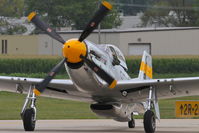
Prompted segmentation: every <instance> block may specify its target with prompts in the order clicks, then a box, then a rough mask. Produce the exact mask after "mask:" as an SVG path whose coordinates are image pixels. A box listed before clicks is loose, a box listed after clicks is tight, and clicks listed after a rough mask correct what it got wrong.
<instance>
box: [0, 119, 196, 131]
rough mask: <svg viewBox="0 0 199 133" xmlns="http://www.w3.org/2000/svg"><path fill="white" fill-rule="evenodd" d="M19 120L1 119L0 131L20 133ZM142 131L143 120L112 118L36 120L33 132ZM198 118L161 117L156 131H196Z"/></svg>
mask: <svg viewBox="0 0 199 133" xmlns="http://www.w3.org/2000/svg"><path fill="white" fill-rule="evenodd" d="M22 132H24V130H23V125H22V121H20V120H1V121H0V133H22ZM94 132H96V133H102V132H103V133H144V129H143V120H136V128H134V129H129V128H127V123H120V122H115V121H113V120H104V119H103V120H101V119H100V120H38V121H37V125H36V130H35V133H94ZM198 132H199V120H197V119H192V120H187V119H186V120H183V119H177V120H173V119H172V120H169V119H163V120H161V121H160V122H158V123H157V131H156V133H198Z"/></svg>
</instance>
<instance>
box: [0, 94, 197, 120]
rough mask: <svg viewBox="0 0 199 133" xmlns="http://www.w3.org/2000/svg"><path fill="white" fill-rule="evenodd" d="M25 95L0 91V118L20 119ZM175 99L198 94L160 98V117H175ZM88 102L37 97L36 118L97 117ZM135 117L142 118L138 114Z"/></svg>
mask: <svg viewBox="0 0 199 133" xmlns="http://www.w3.org/2000/svg"><path fill="white" fill-rule="evenodd" d="M24 99H25V95H23V94H16V93H10V92H0V119H1V120H15V119H20V112H21V108H22V106H23V102H24ZM176 100H199V97H198V96H193V97H182V98H174V99H166V100H160V101H159V105H160V112H161V118H162V119H171V118H175V101H176ZM89 106H90V105H89V104H88V103H83V102H74V101H68V100H60V99H54V98H44V97H39V98H37V111H38V112H37V118H38V119H99V117H97V116H96V115H95V114H94V113H93V112H92V111H91V110H90V107H89ZM135 118H142V116H138V117H135Z"/></svg>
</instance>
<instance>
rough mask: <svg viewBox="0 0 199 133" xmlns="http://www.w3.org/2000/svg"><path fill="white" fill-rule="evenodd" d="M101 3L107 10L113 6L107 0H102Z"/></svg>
mask: <svg viewBox="0 0 199 133" xmlns="http://www.w3.org/2000/svg"><path fill="white" fill-rule="evenodd" d="M102 5H104V6H105V7H106V8H107V9H109V10H111V9H112V8H113V6H112V5H111V4H110V3H109V2H107V1H103V2H102Z"/></svg>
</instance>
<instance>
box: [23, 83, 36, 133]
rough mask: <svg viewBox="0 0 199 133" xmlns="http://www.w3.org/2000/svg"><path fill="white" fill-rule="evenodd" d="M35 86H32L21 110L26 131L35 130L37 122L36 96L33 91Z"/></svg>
mask: <svg viewBox="0 0 199 133" xmlns="http://www.w3.org/2000/svg"><path fill="white" fill-rule="evenodd" d="M33 87H34V86H32V85H31V86H30V88H29V92H28V95H27V97H26V100H25V103H24V105H23V108H22V111H21V118H22V120H23V126H24V130H25V131H34V130H35V124H36V106H35V103H36V96H35V94H34V93H33Z"/></svg>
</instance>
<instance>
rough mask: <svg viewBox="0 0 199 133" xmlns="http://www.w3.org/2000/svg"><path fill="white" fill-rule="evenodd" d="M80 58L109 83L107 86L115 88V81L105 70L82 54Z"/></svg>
mask: <svg viewBox="0 0 199 133" xmlns="http://www.w3.org/2000/svg"><path fill="white" fill-rule="evenodd" d="M81 58H82V59H83V60H84V62H85V63H86V64H87V65H88V66H89V67H90V68H91V69H92V70H93V71H94V72H95V73H96V74H97V75H98V76H99V77H100V78H102V79H103V80H104V81H106V82H107V83H108V84H109V88H111V89H112V88H115V86H116V84H117V81H116V80H115V79H114V78H113V77H112V76H111V75H109V74H108V73H107V72H105V71H104V70H103V69H101V68H100V67H99V66H97V65H96V64H95V63H94V62H92V61H90V60H89V59H87V58H86V57H84V56H81Z"/></svg>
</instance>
